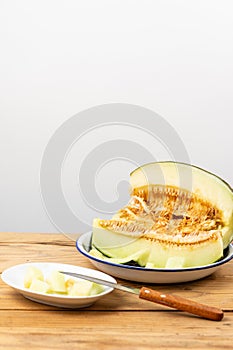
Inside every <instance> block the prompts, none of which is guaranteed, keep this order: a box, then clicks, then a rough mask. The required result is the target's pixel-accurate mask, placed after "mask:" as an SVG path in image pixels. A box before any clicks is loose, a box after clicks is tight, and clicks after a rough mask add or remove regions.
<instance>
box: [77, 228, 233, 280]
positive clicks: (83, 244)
mask: <svg viewBox="0 0 233 350" xmlns="http://www.w3.org/2000/svg"><path fill="white" fill-rule="evenodd" d="M91 237H92V233H91V232H88V233H85V234H83V235H82V236H80V238H79V239H78V240H77V241H76V246H77V249H78V251H79V252H80V253H82V254H83V255H85V256H86V257H87V258H88V259H89V260H90V261H91V262H92V264H93V265H94V266H96V267H97V268H98V269H100V270H102V271H104V272H106V273H108V274H110V275H112V276H115V277H119V278H122V279H126V280H130V281H135V282H143V283H181V282H188V281H194V280H197V279H200V278H203V277H206V276H208V275H211V274H212V273H213V272H215V271H216V270H217V269H219V268H220V267H221V266H222V265H223V264H225V263H227V262H228V261H230V260H231V259H232V258H233V245H232V244H230V245H229V247H228V248H227V249H226V250H225V252H224V253H225V254H224V258H223V259H221V260H219V261H217V262H215V263H213V264H210V265H205V266H198V267H192V268H183V269H162V268H158V269H150V268H145V267H137V266H129V265H122V264H115V263H111V262H108V261H105V260H103V259H100V258H96V257H93V256H92V255H90V253H89V250H90V247H91Z"/></svg>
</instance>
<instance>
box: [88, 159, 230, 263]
mask: <svg viewBox="0 0 233 350" xmlns="http://www.w3.org/2000/svg"><path fill="white" fill-rule="evenodd" d="M130 184H131V199H130V201H129V203H128V204H127V205H126V206H125V207H124V208H122V209H120V210H119V211H118V212H117V213H116V214H115V215H114V216H113V218H112V219H111V220H101V219H95V220H94V222H93V236H92V245H93V249H97V250H98V251H99V252H100V253H101V254H103V256H105V257H106V259H113V260H114V261H116V262H119V263H127V260H128V261H131V260H134V261H135V262H137V263H138V264H139V265H141V266H146V267H159V268H163V267H167V268H178V267H193V266H201V265H207V264H209V263H212V262H214V261H216V260H218V259H220V258H221V257H222V256H223V250H224V248H225V247H227V246H228V244H229V243H230V241H231V240H232V238H233V193H232V189H231V188H230V187H229V185H227V184H226V183H225V182H224V181H223V180H221V179H220V178H219V177H217V176H215V175H213V174H211V173H209V172H207V171H205V170H202V169H200V168H197V167H195V166H191V165H188V164H183V163H177V162H158V163H151V164H146V165H144V166H142V167H140V168H138V169H136V170H135V171H133V172H132V173H131V175H130ZM93 252H94V250H93Z"/></svg>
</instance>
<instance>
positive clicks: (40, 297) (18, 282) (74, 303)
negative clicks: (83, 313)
mask: <svg viewBox="0 0 233 350" xmlns="http://www.w3.org/2000/svg"><path fill="white" fill-rule="evenodd" d="M30 265H32V266H36V267H38V268H39V269H40V270H41V271H42V272H43V274H44V276H45V278H46V276H47V275H48V274H49V273H50V272H51V271H54V270H56V271H69V272H76V273H82V274H85V275H89V276H93V277H97V278H102V279H105V280H107V281H110V282H113V283H116V280H115V279H114V278H113V277H111V276H108V275H106V274H105V273H103V272H100V271H96V270H92V269H88V268H85V267H80V266H73V265H68V264H57V263H49V262H48V263H47V262H44V263H43V262H41V263H27V264H20V265H15V266H13V267H10V268H9V269H7V270H5V271H3V273H2V276H1V277H2V280H3V281H4V282H5V283H6V284H8V285H9V286H10V287H12V288H14V289H15V290H17V291H18V292H19V293H21V294H22V295H23V296H24V297H25V298H27V299H30V300H33V301H36V302H39V303H42V304H47V305H52V306H58V307H65V308H82V307H87V306H90V305H92V304H93V303H94V302H96V301H97V300H98V299H100V298H102V297H103V296H105V295H106V294H108V293H110V292H111V291H112V290H113V288H110V287H106V286H104V291H103V292H102V293H100V294H96V295H91V296H86V297H77V296H68V295H60V294H46V293H38V292H34V291H31V290H29V289H28V288H24V275H25V272H26V270H27V268H28V266H30ZM67 278H69V277H67Z"/></svg>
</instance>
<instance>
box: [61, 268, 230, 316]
mask: <svg viewBox="0 0 233 350" xmlns="http://www.w3.org/2000/svg"><path fill="white" fill-rule="evenodd" d="M60 273H63V274H65V275H69V276H72V277H77V278H81V279H84V280H88V281H91V282H94V283H97V284H101V285H104V286H108V287H110V288H114V289H119V290H121V291H124V292H128V293H133V294H137V295H138V296H139V298H141V299H145V300H148V301H151V302H154V303H158V304H162V305H165V306H168V307H171V308H174V309H177V310H180V311H186V312H188V313H191V314H194V315H197V316H201V317H203V318H206V319H209V320H212V321H221V320H222V318H223V316H224V313H223V311H222V310H221V309H219V308H216V307H212V306H208V305H205V304H200V303H197V302H196V301H192V300H190V299H186V298H183V297H180V296H178V295H174V294H167V293H162V292H159V291H156V290H154V289H150V288H148V287H141V288H140V289H139V288H132V287H128V286H124V285H121V284H119V283H113V282H109V281H106V280H102V279H100V278H96V277H92V276H87V275H83V274H81V273H74V272H66V271H60Z"/></svg>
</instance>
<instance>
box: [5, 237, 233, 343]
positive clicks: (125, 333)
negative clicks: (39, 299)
mask: <svg viewBox="0 0 233 350" xmlns="http://www.w3.org/2000/svg"><path fill="white" fill-rule="evenodd" d="M0 251H1V254H0V271H3V270H4V269H5V268H7V267H10V266H13V265H15V264H19V263H25V262H27V261H30V262H32V261H35V262H36V261H53V262H59V263H69V264H74V265H80V266H85V267H89V268H94V267H93V266H92V264H91V263H90V262H89V261H88V260H87V259H86V258H85V257H84V256H82V255H81V254H80V253H78V251H77V250H76V247H75V242H74V241H72V240H70V239H69V238H68V237H66V236H65V235H62V234H54V235H53V234H33V233H32V234H30V233H27V234H24V233H21V234H19V233H0ZM118 281H119V282H121V283H125V284H126V285H131V286H135V287H141V286H142V285H141V284H140V283H131V282H128V281H122V280H118ZM147 286H148V287H151V288H154V289H156V290H159V291H162V292H164V293H173V294H176V295H180V296H182V297H185V298H190V299H192V300H193V301H197V302H200V303H207V304H208V305H212V306H216V307H219V308H221V309H223V310H224V312H225V315H224V319H223V320H222V321H221V322H218V323H216V322H213V321H209V320H204V319H201V318H198V317H196V316H192V315H189V314H187V313H184V312H179V311H176V310H172V309H168V308H167V307H165V306H163V305H157V304H153V303H151V302H148V301H144V300H141V299H139V298H138V297H137V296H136V295H131V294H127V293H123V292H121V291H116V290H115V291H114V292H112V293H111V294H109V295H107V296H106V297H105V298H103V299H101V300H100V301H98V302H97V303H96V304H94V305H93V306H91V307H89V308H86V309H82V310H72V311H70V310H69V311H68V310H65V309H62V308H55V307H52V306H48V305H43V304H39V303H35V302H32V301H30V300H27V299H25V298H24V297H23V296H21V295H20V294H19V293H17V292H16V291H14V290H13V289H12V288H10V287H8V286H7V285H5V284H4V283H3V282H2V281H1V280H0V290H1V293H0V349H6V350H10V349H15V350H26V349H32V350H35V349H36V350H39V349H43V350H46V349H48V350H50V349H53V350H60V349H84V350H86V349H101V350H102V349H103V350H104V349H112V350H115V349H117V350H118V349H123V350H124V349H127V350H128V349H129V350H131V349H141V350H144V349H145V350H148V349H152V348H153V349H161V348H163V349H171V350H175V349H232V348H233V340H232V326H233V292H232V290H233V262H229V263H228V264H226V265H225V266H224V267H222V268H220V269H219V270H218V271H217V272H216V273H215V274H213V275H211V276H209V277H207V278H205V279H202V280H199V281H194V282H189V283H183V284H174V285H147Z"/></svg>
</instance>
